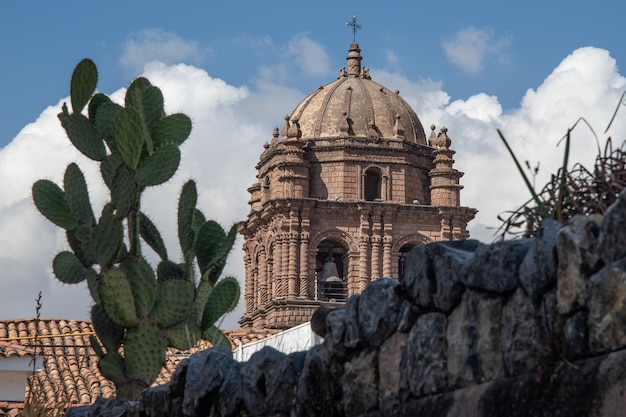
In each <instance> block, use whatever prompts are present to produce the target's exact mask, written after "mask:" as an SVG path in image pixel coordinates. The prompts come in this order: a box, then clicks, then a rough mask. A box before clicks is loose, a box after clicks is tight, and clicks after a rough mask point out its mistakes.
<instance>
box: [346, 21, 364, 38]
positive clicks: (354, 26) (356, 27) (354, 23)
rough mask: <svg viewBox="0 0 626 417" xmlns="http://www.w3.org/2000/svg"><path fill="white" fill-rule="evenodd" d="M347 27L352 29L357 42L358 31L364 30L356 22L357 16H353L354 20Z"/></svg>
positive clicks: (347, 23)
mask: <svg viewBox="0 0 626 417" xmlns="http://www.w3.org/2000/svg"><path fill="white" fill-rule="evenodd" d="M346 26H350V27H351V28H352V36H353V37H354V42H356V31H357V30H359V29H363V26H362V25H359V24H358V23H357V22H356V16H352V20H351V21H349V22H346Z"/></svg>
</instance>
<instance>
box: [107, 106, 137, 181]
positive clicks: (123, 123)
mask: <svg viewBox="0 0 626 417" xmlns="http://www.w3.org/2000/svg"><path fill="white" fill-rule="evenodd" d="M144 134H145V132H144V130H143V126H142V124H141V117H140V116H139V113H138V112H137V111H136V110H134V109H128V108H127V109H122V110H120V111H119V113H118V114H117V115H116V116H115V119H114V121H113V137H114V138H115V147H116V148H117V151H118V152H119V153H120V156H121V157H122V160H123V161H124V163H125V164H126V166H127V167H128V168H130V169H136V168H137V165H139V159H140V157H141V150H142V148H143V144H144V142H145V140H144Z"/></svg>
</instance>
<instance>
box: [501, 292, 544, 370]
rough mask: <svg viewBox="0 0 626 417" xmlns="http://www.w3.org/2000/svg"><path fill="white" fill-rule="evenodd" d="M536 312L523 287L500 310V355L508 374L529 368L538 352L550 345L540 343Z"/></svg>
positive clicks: (540, 353)
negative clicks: (502, 357)
mask: <svg viewBox="0 0 626 417" xmlns="http://www.w3.org/2000/svg"><path fill="white" fill-rule="evenodd" d="M539 322H540V312H539V311H538V310H537V308H536V307H535V305H534V304H533V302H532V300H531V299H530V298H529V297H528V295H526V293H525V292H524V290H523V289H521V288H520V289H518V290H517V291H516V292H515V294H514V295H513V297H512V298H511V299H510V300H509V301H508V302H507V303H506V305H505V306H504V308H503V310H502V354H503V356H504V364H505V366H506V370H507V373H508V375H519V374H522V373H524V372H529V371H531V370H533V369H534V368H535V367H536V366H537V364H538V363H539V357H540V355H544V356H545V354H547V353H548V351H549V350H550V348H551V345H550V342H549V340H546V341H544V343H545V346H542V345H541V343H540V341H539V336H540V326H539Z"/></svg>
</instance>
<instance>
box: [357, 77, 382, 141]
mask: <svg viewBox="0 0 626 417" xmlns="http://www.w3.org/2000/svg"><path fill="white" fill-rule="evenodd" d="M356 81H357V83H356V84H357V85H358V86H359V89H360V90H361V95H362V96H363V101H364V103H363V104H364V106H365V108H364V109H363V110H365V111H366V112H367V116H366V117H367V120H365V124H364V126H359V132H360V128H361V127H362V128H363V136H366V137H367V136H368V131H369V130H370V129H369V127H370V126H371V127H372V128H373V129H374V131H376V130H377V128H376V117H375V115H374V104H373V103H372V96H371V95H370V93H369V91H367V88H366V87H365V85H364V84H363V81H362V80H361V79H360V78H358V79H357V80H356Z"/></svg>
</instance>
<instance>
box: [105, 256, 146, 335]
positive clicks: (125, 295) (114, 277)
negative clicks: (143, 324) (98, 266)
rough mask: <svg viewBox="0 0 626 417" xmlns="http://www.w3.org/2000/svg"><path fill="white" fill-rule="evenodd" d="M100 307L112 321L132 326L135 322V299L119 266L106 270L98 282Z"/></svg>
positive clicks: (123, 325)
mask: <svg viewBox="0 0 626 417" xmlns="http://www.w3.org/2000/svg"><path fill="white" fill-rule="evenodd" d="M98 294H99V295H100V301H102V307H103V308H104V311H105V312H106V314H107V316H108V317H109V318H110V319H111V321H113V323H115V324H117V325H118V326H122V327H132V326H134V325H135V324H136V323H137V312H136V309H135V300H134V299H133V291H132V289H131V288H130V283H129V282H128V279H126V275H124V273H123V272H122V271H121V270H120V269H119V268H112V269H109V270H108V271H106V272H105V273H104V274H103V276H102V277H101V279H100V281H99V283H98Z"/></svg>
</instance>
